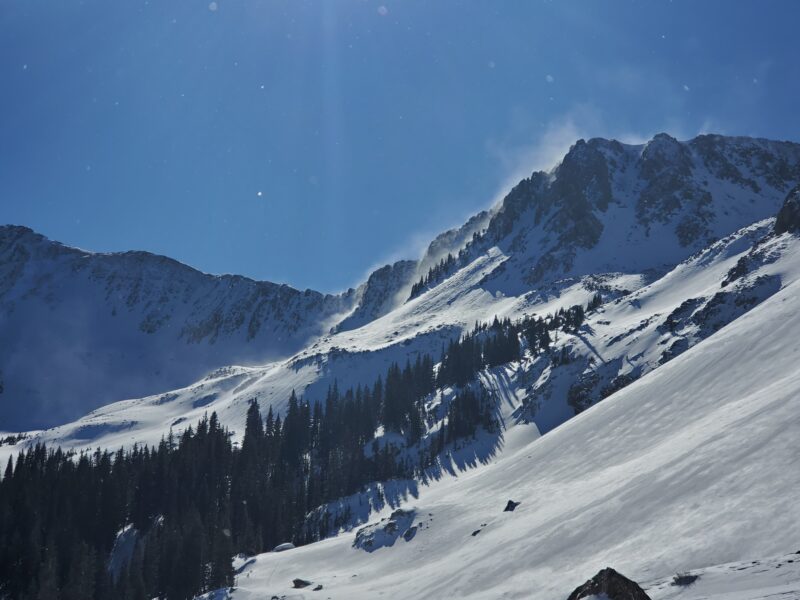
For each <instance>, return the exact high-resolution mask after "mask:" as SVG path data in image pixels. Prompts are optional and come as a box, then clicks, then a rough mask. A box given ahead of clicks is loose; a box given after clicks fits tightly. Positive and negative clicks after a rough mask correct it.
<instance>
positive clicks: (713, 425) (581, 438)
mask: <svg viewBox="0 0 800 600" xmlns="http://www.w3.org/2000/svg"><path fill="white" fill-rule="evenodd" d="M799 285H800V283H797V282H796V281H795V282H792V283H790V284H789V285H788V286H787V287H785V288H784V289H782V290H780V291H779V292H777V293H776V294H774V295H773V296H772V297H770V298H768V299H767V300H765V301H764V302H763V303H762V304H760V305H759V306H757V307H756V308H754V309H753V310H752V311H750V312H749V313H747V314H745V315H744V316H742V317H740V318H738V319H736V320H735V321H734V322H733V323H731V324H729V325H727V326H726V327H724V328H723V329H722V330H720V331H719V332H717V333H716V334H714V335H712V336H711V337H710V338H708V339H706V340H705V341H703V342H701V343H699V344H698V345H696V346H694V347H693V348H691V349H690V350H688V351H687V352H685V353H684V354H682V355H681V356H678V357H677V358H675V359H673V360H671V361H670V362H668V363H666V364H665V365H663V366H661V367H659V368H658V369H656V370H654V371H652V372H651V373H649V374H647V375H645V376H644V377H642V378H641V379H640V380H638V381H637V382H635V383H633V384H631V385H630V386H628V387H626V388H625V389H623V390H621V391H619V392H617V393H616V394H614V395H613V396H611V397H610V398H608V399H606V400H605V401H603V402H601V403H599V404H597V405H595V406H593V407H591V408H590V409H588V410H586V411H585V412H583V413H582V414H580V415H578V416H577V417H575V418H573V419H571V420H569V421H568V422H567V423H565V424H563V425H562V426H560V427H558V428H556V429H555V430H553V431H551V432H550V433H549V434H548V435H546V436H542V437H539V436H538V433H537V431H536V428H535V427H534V426H532V425H524V424H518V425H516V426H513V427H510V428H509V429H508V430H507V431H506V433H505V439H504V441H503V446H504V447H503V451H502V452H499V453H497V454H496V456H495V458H494V459H493V460H492V461H491V462H490V463H489V464H487V465H486V466H479V467H477V468H475V469H472V470H469V471H466V472H463V473H460V474H458V476H457V477H450V476H443V477H441V479H440V480H438V481H432V482H431V483H430V485H428V486H420V487H419V488H418V491H417V494H418V497H409V498H408V500H405V501H400V502H399V505H400V506H402V507H404V508H407V509H412V510H414V511H415V513H416V515H417V516H418V518H419V520H420V521H424V526H421V527H419V528H418V530H417V531H416V534H415V535H414V536H413V537H412V539H411V540H410V541H405V540H404V539H399V540H398V541H397V542H396V543H394V544H393V545H392V546H389V547H382V548H379V549H377V550H375V551H372V552H365V551H364V550H362V549H360V548H354V547H353V542H354V539H355V532H352V531H351V532H347V533H343V534H341V535H340V536H338V537H335V538H331V539H328V540H324V541H322V542H318V543H314V544H311V545H309V546H306V547H302V548H298V549H296V550H293V551H291V552H286V553H280V554H272V553H268V554H262V555H259V556H258V557H256V558H255V559H254V560H252V561H250V562H248V564H247V566H245V567H244V568H243V570H242V571H241V573H240V574H239V576H238V584H237V588H236V590H235V592H234V594H233V597H234V598H242V599H247V598H263V597H265V596H266V597H270V596H271V595H273V594H274V595H278V596H282V595H284V594H285V595H286V597H296V598H300V597H315V596H316V595H315V594H312V593H311V592H308V593H301V592H298V591H296V590H292V589H291V588H290V586H291V581H292V579H294V578H296V577H301V578H304V579H309V580H311V581H313V582H314V583H315V584H322V585H323V586H324V593H323V596H324V597H329V598H348V599H358V598H376V597H387V598H541V599H548V600H549V599H555V598H563V597H566V596H567V595H568V594H569V592H570V591H571V590H572V589H574V588H575V587H576V586H577V585H579V584H581V583H582V582H583V581H585V580H586V579H588V578H589V577H591V576H592V575H594V573H596V572H597V571H598V570H600V569H601V568H603V567H605V566H607V565H610V566H613V567H614V568H616V569H617V570H619V571H620V572H622V573H624V574H625V575H627V576H629V577H631V578H633V579H635V580H637V581H640V582H648V581H650V582H655V583H653V584H652V585H653V586H655V587H656V588H657V590H656V591H657V593H655V592H654V595H653V597H654V598H675V597H681V598H700V597H717V598H728V599H733V598H736V599H737V600H743V599H745V598H759V597H766V596H767V595H768V593H766V592H765V593H763V594H761V592H756V591H754V592H753V593H752V595H749V593H746V592H744V591H743V590H744V588H745V584H744V583H741V584H739V583H733V584H730V585H729V586H728V589H729V590H730V589H731V588H733V589H736V590H739V592H741V593H738V595H737V594H735V593H733V592H732V591H729V592H725V591H724V588H725V585H727V584H725V583H724V581H723V580H725V577H723V576H722V575H719V576H717V575H713V573H719V572H721V570H723V567H719V568H717V570H716V571H715V570H710V571H709V575H708V576H707V578H701V580H700V582H699V583H698V584H697V587H696V588H695V589H694V591H693V590H692V589H691V588H689V589H688V590H686V593H685V594H680V595H679V594H677V593H676V591H675V590H673V589H671V588H669V587H666V586H665V585H664V584H663V583H664V582H663V579H665V578H668V577H670V576H671V575H672V574H674V573H675V572H677V571H683V570H695V569H704V568H706V567H711V566H713V565H720V564H722V563H730V562H734V561H753V560H760V559H762V558H765V557H771V556H778V555H783V554H786V553H788V552H790V551H795V550H797V548H796V546H797V540H798V539H800V505H798V504H797V502H796V498H797V493H798V491H800V469H798V468H797V462H796V461H797V457H798V456H800V411H798V404H797V398H798V395H799V394H800V372H798V370H797V369H796V363H797V359H798V356H799V355H800V342H799V341H798V340H800V310H799V309H800V287H798V286H799ZM509 499H513V500H515V501H517V502H520V503H521V504H520V505H519V506H518V507H517V508H516V510H515V511H513V512H503V507H504V506H505V504H506V502H507V500H509ZM393 509H394V507H387V508H386V509H385V510H384V512H383V513H380V514H379V515H377V516H376V517H375V519H379V518H380V517H385V516H387V514H388V513H389V512H391V511H392V510H393ZM478 530H479V533H478V534H475V535H473V532H475V531H478ZM785 572H787V573H789V572H790V574H789V575H788V576H787V577H786V578H783V579H781V578H780V577H778V576H777V575H776V576H775V577H774V578H769V579H768V581H767V580H765V582H764V588H765V589H766V588H767V587H770V586H771V587H774V588H775V591H776V593H778V592H780V593H784V594H785V596H783V597H796V596H797V594H798V592H797V590H798V587H800V585H799V584H798V572H797V569H796V568H795V569H794V570H791V569H787V570H786V571H785ZM782 573H783V572H782ZM782 573H781V574H782ZM715 578H716V579H719V582H718V585H716V587H714V585H712V584H713V583H714V579H715ZM703 579H705V581H704V580H703ZM742 579H743V578H740V581H741V580H742ZM707 585H708V586H711V587H709V588H706V587H704V586H707ZM695 592H696V593H695ZM759 594H761V595H760V596H759ZM792 594H794V595H792Z"/></svg>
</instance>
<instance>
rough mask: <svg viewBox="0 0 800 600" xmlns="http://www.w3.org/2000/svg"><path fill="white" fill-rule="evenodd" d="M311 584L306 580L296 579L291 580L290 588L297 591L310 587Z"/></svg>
mask: <svg viewBox="0 0 800 600" xmlns="http://www.w3.org/2000/svg"><path fill="white" fill-rule="evenodd" d="M312 583H313V582H312V581H308V580H307V579H299V578H298V579H293V580H292V587H293V588H297V589H301V588H305V587H308V586H310V585H311V584H312Z"/></svg>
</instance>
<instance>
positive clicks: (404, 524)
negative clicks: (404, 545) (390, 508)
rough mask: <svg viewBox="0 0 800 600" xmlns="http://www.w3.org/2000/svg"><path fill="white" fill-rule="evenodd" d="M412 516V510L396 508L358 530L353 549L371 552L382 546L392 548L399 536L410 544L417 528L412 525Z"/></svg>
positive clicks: (413, 514)
mask: <svg viewBox="0 0 800 600" xmlns="http://www.w3.org/2000/svg"><path fill="white" fill-rule="evenodd" d="M414 516H415V513H414V511H413V510H403V509H401V508H398V509H397V510H396V511H394V512H393V513H392V514H391V515H389V516H388V517H386V518H383V519H381V520H380V521H378V522H377V523H373V524H372V525H367V526H365V527H362V528H361V529H359V530H358V532H356V539H355V541H354V542H353V548H361V549H362V550H366V551H367V552H373V551H375V550H377V549H378V548H383V547H384V546H394V543H395V542H396V541H397V538H399V537H401V536H402V538H403V539H404V540H405V541H407V542H410V541H411V540H412V539H413V538H414V536H415V535H416V533H417V527H415V526H414V525H413V523H414Z"/></svg>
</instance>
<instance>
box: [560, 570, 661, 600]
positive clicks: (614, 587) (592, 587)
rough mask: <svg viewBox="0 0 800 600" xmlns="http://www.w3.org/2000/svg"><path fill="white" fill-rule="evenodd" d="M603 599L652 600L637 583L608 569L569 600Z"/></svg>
mask: <svg viewBox="0 0 800 600" xmlns="http://www.w3.org/2000/svg"><path fill="white" fill-rule="evenodd" d="M582 598H592V599H593V600H594V599H596V598H603V599H607V600H650V596H648V595H647V594H646V593H645V591H644V590H643V589H642V588H641V587H639V584H637V583H636V582H635V581H631V580H630V579H628V578H627V577H625V576H623V575H620V574H619V573H617V572H616V571H615V570H614V569H612V568H611V567H606V568H605V569H603V570H602V571H600V572H599V573H598V574H597V575H595V576H594V577H592V578H591V579H590V580H589V581H587V582H586V583H584V584H583V585H581V586H579V587H578V588H576V589H575V591H573V592H572V593H571V594H570V595H569V598H567V600H581V599H582Z"/></svg>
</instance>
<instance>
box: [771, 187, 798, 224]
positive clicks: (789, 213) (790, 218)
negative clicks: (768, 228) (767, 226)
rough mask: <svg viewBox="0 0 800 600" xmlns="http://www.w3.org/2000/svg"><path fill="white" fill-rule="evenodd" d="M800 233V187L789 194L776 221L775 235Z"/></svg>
mask: <svg viewBox="0 0 800 600" xmlns="http://www.w3.org/2000/svg"><path fill="white" fill-rule="evenodd" d="M798 231H800V185H797V186H795V188H794V189H793V190H792V191H791V192H789V195H788V196H786V200H785V201H784V203H783V206H782V207H781V209H780V210H779V211H778V217H777V218H776V219H775V233H778V234H780V233H786V232H790V233H796V232H798Z"/></svg>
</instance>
